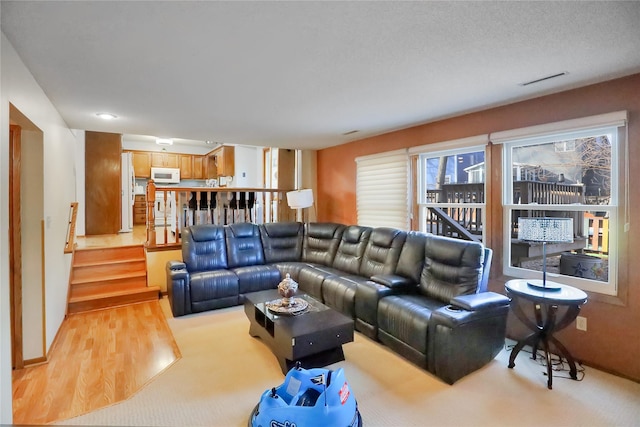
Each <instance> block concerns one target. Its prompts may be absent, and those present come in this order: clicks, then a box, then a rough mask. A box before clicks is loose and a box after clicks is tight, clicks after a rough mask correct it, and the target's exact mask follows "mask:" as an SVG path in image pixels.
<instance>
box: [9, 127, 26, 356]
mask: <svg viewBox="0 0 640 427" xmlns="http://www.w3.org/2000/svg"><path fill="white" fill-rule="evenodd" d="M21 132H22V128H21V127H20V126H17V125H10V126H9V139H10V142H9V159H10V164H9V277H10V279H9V280H10V285H9V298H10V304H11V346H12V352H11V362H12V366H13V367H14V368H15V369H22V368H23V367H24V354H23V348H22V347H23V337H22V234H21V233H22V230H21V229H22V219H21V205H20V199H21V193H20V187H21V179H20V174H21V169H22V139H21V136H22V135H21Z"/></svg>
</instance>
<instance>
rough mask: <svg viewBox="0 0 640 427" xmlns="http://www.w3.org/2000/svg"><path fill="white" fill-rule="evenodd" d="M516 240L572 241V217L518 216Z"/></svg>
mask: <svg viewBox="0 0 640 427" xmlns="http://www.w3.org/2000/svg"><path fill="white" fill-rule="evenodd" d="M518 240H523V241H527V242H553V243H560V242H568V243H571V242H573V218H518Z"/></svg>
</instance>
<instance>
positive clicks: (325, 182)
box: [316, 74, 640, 381]
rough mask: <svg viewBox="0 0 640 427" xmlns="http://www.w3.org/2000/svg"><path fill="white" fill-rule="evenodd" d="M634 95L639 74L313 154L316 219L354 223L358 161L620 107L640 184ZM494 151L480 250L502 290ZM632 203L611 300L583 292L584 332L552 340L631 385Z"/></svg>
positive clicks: (638, 343)
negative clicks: (485, 251) (489, 252)
mask: <svg viewBox="0 0 640 427" xmlns="http://www.w3.org/2000/svg"><path fill="white" fill-rule="evenodd" d="M638 94H640V74H635V75H632V76H628V77H624V78H620V79H616V80H611V81H608V82H604V83H598V84H594V85H590V86H585V87H582V88H578V89H573V90H569V91H565V92H561V93H557V94H553V95H547V96H543V97H540V98H535V99H530V100H527V101H522V102H518V103H514V104H510V105H505V106H501V107H496V108H490V109H486V110H483V111H479V112H475V113H471V114H466V115H462V116H458V117H453V118H450V119H446V120H441V121H437V122H433V123H427V124H424V125H420V126H415V127H412V128H408V129H403V130H399V131H395V132H390V133H387V134H384V135H380V136H376V137H372V138H366V139H363V140H359V141H354V142H351V143H348V144H344V145H339V146H335V147H330V148H326V149H324V150H319V151H318V157H317V158H318V191H317V193H318V195H317V203H316V206H317V208H318V221H333V222H340V223H344V224H356V223H357V219H356V218H357V217H356V197H355V191H356V164H355V158H356V157H358V156H364V155H368V154H375V153H381V152H385V151H390V150H395V149H399V148H408V147H413V146H419V145H425V144H430V143H435V142H441V141H447V140H453V139H458V138H464V137H469V136H475V135H480V134H490V133H494V132H498V131H503V130H509V129H516V128H520V127H525V126H533V125H538V124H544V123H550V122H556V121H560V120H569V119H575V118H580V117H586V116H591V115H596V114H604V113H610V112H613V111H620V110H627V112H628V118H629V126H628V134H629V165H630V180H631V182H640V96H639V95H638ZM500 150H501V149H500V147H499V146H494V147H491V149H490V150H489V161H490V165H488V167H489V168H490V170H491V177H490V181H489V182H488V183H487V186H488V193H489V197H488V199H487V204H488V209H487V237H488V240H487V245H488V246H490V247H492V248H493V249H494V261H493V266H492V270H491V273H492V274H491V282H490V285H489V286H490V289H491V290H493V291H495V292H501V293H504V282H505V281H506V280H508V279H510V278H509V277H504V276H502V274H501V271H502V268H501V265H502V247H501V242H502V206H501V191H500V180H501V172H500V164H501V151H500ZM621 194H622V193H621ZM622 202H623V200H621V203H622ZM639 204H640V186H631V187H630V205H631V207H632V209H631V221H630V223H631V232H630V233H627V234H624V233H620V236H621V238H620V243H619V248H618V250H619V254H620V258H619V274H618V283H619V288H620V292H619V296H618V298H603V297H602V296H600V295H595V294H590V295H589V301H588V302H587V304H586V305H585V306H584V307H583V308H582V311H581V315H582V316H585V317H587V320H588V322H587V323H588V330H587V331H586V332H582V331H577V330H576V328H575V325H570V326H569V327H567V329H565V330H564V331H562V332H560V334H559V335H558V336H559V337H560V339H561V340H562V341H563V343H564V344H565V345H566V346H567V347H568V348H569V350H570V351H571V353H572V354H573V355H574V357H575V358H576V359H578V360H582V361H584V363H586V364H588V365H591V366H594V367H598V368H600V369H603V370H606V371H609V372H613V373H616V374H618V375H621V376H624V377H627V378H631V379H633V380H635V381H640V361H639V359H638V356H640V282H638V280H637V279H638V278H640V263H638V262H634V261H635V260H637V259H640V239H634V238H629V235H631V236H633V234H631V233H637V232H638V231H637V230H638V229H640V223H639V222H638V221H639V220H640V217H639V214H638V210H635V209H633V207H635V206H639ZM381 207H382V206H381ZM620 212H623V210H622V209H621V211H620ZM620 230H622V224H621V225H620ZM512 322H517V320H515V319H510V329H511V327H512V325H511V323H512ZM505 369H507V368H506V366H505ZM515 369H517V367H516V368H515Z"/></svg>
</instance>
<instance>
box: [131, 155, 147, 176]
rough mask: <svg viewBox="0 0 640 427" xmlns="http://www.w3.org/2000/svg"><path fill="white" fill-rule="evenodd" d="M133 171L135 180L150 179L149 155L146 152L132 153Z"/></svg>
mask: <svg viewBox="0 0 640 427" xmlns="http://www.w3.org/2000/svg"><path fill="white" fill-rule="evenodd" d="M131 153H132V158H133V170H134V174H135V176H136V178H150V177H151V153H149V152H146V151H132V152H131Z"/></svg>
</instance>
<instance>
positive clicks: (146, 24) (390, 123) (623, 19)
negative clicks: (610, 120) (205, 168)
mask: <svg viewBox="0 0 640 427" xmlns="http://www.w3.org/2000/svg"><path fill="white" fill-rule="evenodd" d="M1 8H2V9H1V18H2V32H3V33H4V34H5V35H6V37H7V38H8V40H9V41H10V42H11V44H12V45H13V46H14V47H15V49H16V51H17V52H18V54H19V55H20V57H21V58H22V60H23V61H24V62H25V64H26V65H27V67H28V68H29V69H30V70H31V72H32V73H33V75H34V77H35V79H36V80H37V81H38V83H39V84H40V86H41V87H42V88H43V89H44V91H45V92H46V94H47V95H48V96H49V98H50V99H51V101H52V102H53V103H54V105H55V106H56V107H57V108H58V110H59V111H60V114H61V115H62V117H63V118H64V120H65V121H66V122H67V124H68V125H69V126H70V127H72V128H77V129H86V130H96V131H107V132H117V133H124V134H135V135H150V136H157V137H174V138H182V139H186V140H197V141H204V140H212V141H216V142H221V143H227V144H245V145H258V146H277V147H286V148H316V149H317V148H323V147H327V146H332V145H336V144H342V143H344V142H347V141H352V140H355V139H360V138H363V137H366V136H371V135H376V134H381V133H385V132H388V131H391V130H394V129H399V128H405V127H409V126H413V125H416V124H419V123H425V122H429V121H433V120H437V119H441V118H444V117H450V116H454V115H459V114H462V113H467V112H472V111H477V110H480V109H484V108H487V107H491V106H496V105H503V104H506V103H510V102H514V101H518V100H523V99H528V98H532V97H536V96H540V95H543V94H548V93H553V92H558V91H561V90H566V89H569V88H573V87H578V86H583V85H586V84H590V83H595V82H599V81H604V80H609V79H612V78H616V77H621V76H624V75H629V74H633V73H637V72H640V49H639V48H638V46H639V42H640V25H638V22H640V2H528V1H519V2H489V1H483V2H382V1H380V2H365V1H350V2H311V1H303V2H293V1H283V2H267V1H260V2H238V1H233V2H219V1H211V2H208V1H201V2H182V1H180V2H170V1H145V2H130V1H129V2H124V1H109V2H93V1H92V2H83V1H72V2H61V1H55V2H34V1H18V2H13V1H4V0H3V1H2V4H1ZM560 72H568V74H567V75H565V76H562V77H558V78H555V79H550V80H546V81H543V82H541V83H538V84H532V85H528V86H522V85H520V84H521V83H523V82H526V81H529V80H535V79H539V78H541V77H545V76H549V75H553V74H557V73H560ZM103 111H108V112H111V113H114V114H116V115H117V116H118V119H116V120H112V121H109V122H106V121H102V120H100V119H98V118H97V117H96V116H95V114H96V113H97V112H103ZM353 130H357V131H358V132H357V133H354V134H351V135H348V136H345V135H343V134H344V133H346V132H350V131H353ZM184 142H189V141H184Z"/></svg>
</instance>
